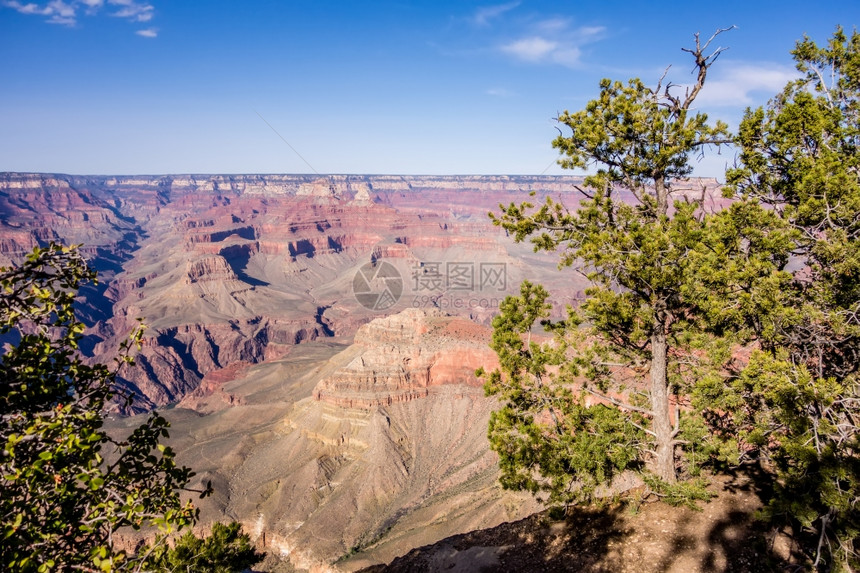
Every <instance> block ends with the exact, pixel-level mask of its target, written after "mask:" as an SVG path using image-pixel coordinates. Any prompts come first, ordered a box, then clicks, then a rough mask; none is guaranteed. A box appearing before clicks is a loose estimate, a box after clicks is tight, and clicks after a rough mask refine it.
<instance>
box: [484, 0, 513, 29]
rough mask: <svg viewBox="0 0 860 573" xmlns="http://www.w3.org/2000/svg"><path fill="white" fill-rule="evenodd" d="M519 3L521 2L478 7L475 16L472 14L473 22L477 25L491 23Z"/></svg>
mask: <svg viewBox="0 0 860 573" xmlns="http://www.w3.org/2000/svg"><path fill="white" fill-rule="evenodd" d="M519 5H520V3H519V2H508V3H507V4H498V5H496V6H485V7H483V8H478V9H477V10H476V11H475V14H474V16H472V22H473V23H474V24H475V25H477V26H488V25H489V24H490V20H493V19H495V18H498V17H499V16H501V15H502V14H504V13H505V12H509V11H511V10H513V9H514V8H516V7H517V6H519Z"/></svg>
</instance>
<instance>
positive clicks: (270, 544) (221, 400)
mask: <svg viewBox="0 0 860 573" xmlns="http://www.w3.org/2000/svg"><path fill="white" fill-rule="evenodd" d="M489 336H490V331H489V329H488V328H487V327H484V326H480V325H476V324H475V323H473V322H471V321H469V320H466V319H463V318H459V317H454V316H449V315H447V314H445V313H443V312H440V311H438V310H429V311H428V310H418V309H410V310H406V311H403V312H401V313H399V314H397V315H392V316H389V317H384V318H378V319H375V320H373V321H371V322H370V323H368V324H366V325H364V326H362V327H361V328H359V330H358V332H357V334H356V343H354V344H352V345H350V346H342V345H340V346H331V347H325V346H324V345H321V342H322V341H321V340H320V341H317V342H315V343H312V344H310V345H306V346H303V347H301V348H299V347H294V349H293V351H292V352H293V354H292V360H287V359H283V360H281V361H280V362H279V364H280V366H276V365H275V363H270V365H269V366H268V367H266V366H265V365H263V364H260V365H248V364H246V365H244V366H242V367H241V368H240V369H239V370H240V371H239V370H237V371H235V372H231V373H229V374H227V375H226V376H224V377H223V378H224V380H215V379H214V378H212V377H211V376H207V378H206V380H207V381H210V378H212V380H211V382H213V387H212V389H211V392H210V393H209V394H208V395H207V396H206V397H198V398H186V400H184V401H183V403H181V404H180V408H178V409H175V410H171V411H169V412H167V415H168V417H169V418H170V419H171V422H172V426H173V428H172V434H173V435H174V436H180V437H178V438H176V439H175V442H176V443H175V446H176V449H177V451H179V452H180V461H181V462H183V463H192V462H193V465H194V467H195V469H196V470H197V471H198V473H200V478H199V479H201V480H204V481H205V480H209V479H211V480H212V481H213V483H214V484H217V488H216V489H217V492H218V493H216V495H215V496H214V498H209V499H207V500H204V501H203V502H202V503H203V513H202V517H203V520H204V522H207V521H209V520H216V519H224V518H225V516H230V517H231V518H239V519H240V520H242V521H243V523H244V525H245V528H246V530H247V531H250V532H252V533H253V535H254V536H255V538H256V539H257V541H258V543H259V544H260V545H261V546H264V547H265V548H266V550H267V551H271V552H275V553H276V554H279V555H281V556H282V557H283V558H284V559H288V560H289V561H291V562H292V564H293V565H294V566H295V567H298V568H300V569H309V570H316V571H349V570H354V569H356V568H359V567H361V566H364V565H368V564H370V563H374V562H380V561H388V560H391V559H392V558H394V557H395V556H397V555H400V554H402V553H403V552H405V551H406V550H408V549H409V548H412V547H415V546H420V545H423V544H426V543H430V542H432V541H435V540H438V539H441V538H444V537H446V536H449V535H452V534H455V533H460V532H465V531H469V530H471V529H474V528H477V527H488V526H492V525H495V524H498V523H501V522H503V521H507V520H510V519H516V518H519V517H521V516H525V515H528V514H529V513H531V512H532V511H534V510H535V509H536V507H537V506H536V504H535V503H534V501H533V500H532V499H531V498H530V497H529V496H527V495H522V494H514V493H511V492H505V491H503V490H501V489H500V488H499V486H498V485H497V483H496V481H497V472H498V470H497V460H496V457H495V454H493V453H492V452H491V451H490V450H489V447H488V444H487V440H486V427H487V422H488V418H489V414H490V412H491V410H492V409H493V408H494V407H495V406H496V404H495V400H494V399H491V398H487V397H485V396H484V393H483V390H482V388H481V383H480V381H479V380H477V378H476V377H475V375H474V368H473V365H484V366H488V367H492V366H493V363H494V355H493V353H492V352H491V351H490V349H489V347H488V346H487V345H488V341H489ZM314 352H316V353H317V354H316V355H313V353H314ZM231 378H232V380H229V379H231ZM225 380H226V381H225ZM308 394H309V395H308ZM183 406H192V407H194V408H195V409H197V411H198V412H201V411H205V412H209V416H207V417H204V418H199V417H198V416H187V415H186V414H184V413H183V412H184V410H183V409H182V407H183ZM207 419H208V423H205V421H206V420H207Z"/></svg>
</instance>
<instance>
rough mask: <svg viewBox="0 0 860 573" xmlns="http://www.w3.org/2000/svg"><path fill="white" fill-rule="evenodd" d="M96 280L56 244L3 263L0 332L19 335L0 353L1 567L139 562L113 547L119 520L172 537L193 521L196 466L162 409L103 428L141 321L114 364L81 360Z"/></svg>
mask: <svg viewBox="0 0 860 573" xmlns="http://www.w3.org/2000/svg"><path fill="white" fill-rule="evenodd" d="M94 280H95V273H94V272H93V271H91V270H90V269H89V268H88V267H87V264H86V262H85V261H84V259H83V258H82V257H81V255H80V254H79V253H78V252H77V250H76V249H74V248H67V247H61V246H58V245H53V244H52V245H51V246H49V247H47V248H45V249H38V248H37V249H35V250H34V251H33V253H31V254H30V255H29V256H28V257H27V259H26V260H25V261H24V262H23V263H22V264H21V265H20V266H17V267H12V268H3V269H0V286H2V292H0V334H2V335H5V337H6V339H7V340H9V339H11V340H12V343H11V344H10V345H7V346H6V348H5V349H4V352H3V354H2V356H0V369H2V379H0V388H2V392H0V420H2V423H0V441H2V444H3V456H2V458H0V523H2V536H3V537H2V540H0V563H2V565H3V567H4V570H8V571H40V572H41V571H54V570H56V571H66V570H72V569H82V570H87V571H122V570H133V569H134V568H135V567H136V566H137V565H138V564H139V563H138V559H137V558H136V557H135V556H133V555H129V554H127V553H126V552H124V551H122V550H120V549H118V548H117V547H115V546H114V542H115V538H114V536H115V534H116V532H117V531H118V530H119V529H120V528H123V527H130V528H133V529H139V528H141V527H157V528H158V529H159V530H160V531H161V532H162V533H164V534H166V533H169V532H171V531H175V530H177V529H180V528H182V527H184V526H186V525H188V524H191V523H193V522H194V520H195V519H196V515H197V513H196V510H195V509H194V507H193V506H192V505H191V503H190V502H188V503H183V502H182V501H181V499H180V492H182V491H183V490H187V485H188V482H189V480H190V479H191V477H192V476H193V473H192V472H191V471H190V470H189V469H188V468H186V467H179V466H177V465H176V464H175V462H174V453H173V452H172V451H171V449H170V448H167V447H164V446H163V445H161V444H160V443H159V440H160V439H161V438H164V437H167V426H168V424H167V421H166V420H164V418H162V417H161V416H158V415H156V414H153V415H151V416H150V417H149V418H148V419H147V420H146V421H145V422H144V423H143V424H141V425H140V426H138V427H137V428H136V429H135V430H134V431H133V432H132V434H131V435H130V436H128V437H127V438H125V439H115V438H112V437H111V436H109V435H108V434H107V433H106V432H105V431H104V430H103V429H102V423H103V415H104V414H103V410H104V408H105V406H106V405H107V404H108V403H109V402H110V401H111V400H112V399H114V398H117V397H120V398H121V397H122V396H118V394H117V391H116V390H115V388H114V386H113V384H114V381H115V378H116V375H117V371H118V369H119V368H120V367H122V366H123V365H126V364H130V363H131V362H132V360H131V358H130V354H129V352H130V350H131V345H132V344H134V343H137V342H139V341H140V337H141V335H142V329H138V330H137V331H135V332H134V334H133V335H132V337H131V339H130V340H129V341H128V342H127V343H126V344H124V345H123V346H122V348H121V352H120V354H119V356H118V357H117V358H116V364H115V365H113V367H112V368H109V367H108V366H106V365H104V364H92V365H91V364H87V363H85V362H84V361H83V360H82V358H81V356H80V354H79V353H78V352H77V350H78V343H79V340H80V337H81V334H82V332H83V330H84V327H83V324H81V323H80V322H79V321H78V320H77V319H76V318H75V314H74V308H73V304H74V298H75V295H76V293H77V290H78V289H79V288H80V286H81V285H82V284H84V283H85V282H87V281H94ZM126 399H127V400H130V398H129V397H126ZM106 451H108V452H109V454H110V455H109V456H108V457H109V458H110V460H111V461H110V462H107V461H106V459H105V456H104V453H105V452H106Z"/></svg>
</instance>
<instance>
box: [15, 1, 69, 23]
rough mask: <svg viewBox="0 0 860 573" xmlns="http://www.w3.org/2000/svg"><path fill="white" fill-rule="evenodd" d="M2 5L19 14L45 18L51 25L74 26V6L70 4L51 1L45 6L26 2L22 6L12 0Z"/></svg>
mask: <svg viewBox="0 0 860 573" xmlns="http://www.w3.org/2000/svg"><path fill="white" fill-rule="evenodd" d="M3 5H4V6H6V7H8V8H12V9H14V10H17V11H18V12H20V13H21V14H34V15H38V16H47V18H48V20H47V21H48V22H50V23H51V24H63V25H66V26H74V25H75V23H76V19H75V6H74V5H71V4H66V3H65V2H63V0H51V2H48V3H47V4H45V5H42V4H36V3H35V2H28V3H27V4H22V3H21V2H17V1H15V0H12V1H8V2H3Z"/></svg>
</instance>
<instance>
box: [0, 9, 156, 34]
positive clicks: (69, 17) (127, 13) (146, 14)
mask: <svg viewBox="0 0 860 573" xmlns="http://www.w3.org/2000/svg"><path fill="white" fill-rule="evenodd" d="M105 1H107V4H109V5H112V6H115V7H117V8H118V9H117V11H116V12H114V13H113V14H111V15H112V16H116V17H118V18H125V19H127V20H131V21H132V22H149V21H150V20H152V16H153V13H154V11H155V8H154V7H153V6H152V5H151V4H147V3H143V2H137V1H136V0H51V1H50V2H47V3H42V2H27V3H26V4H24V3H22V2H20V1H18V0H3V1H2V5H3V6H6V7H7V8H12V9H13V10H17V11H18V12H20V13H21V14H29V15H36V16H44V17H45V18H46V21H47V22H49V23H51V24H63V25H66V26H74V25H75V24H77V12H78V10H79V9H83V10H84V11H85V12H86V13H87V14H88V15H94V14H97V13H98V11H99V10H100V9H101V8H103V7H104V6H105ZM153 37H154V36H153Z"/></svg>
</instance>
